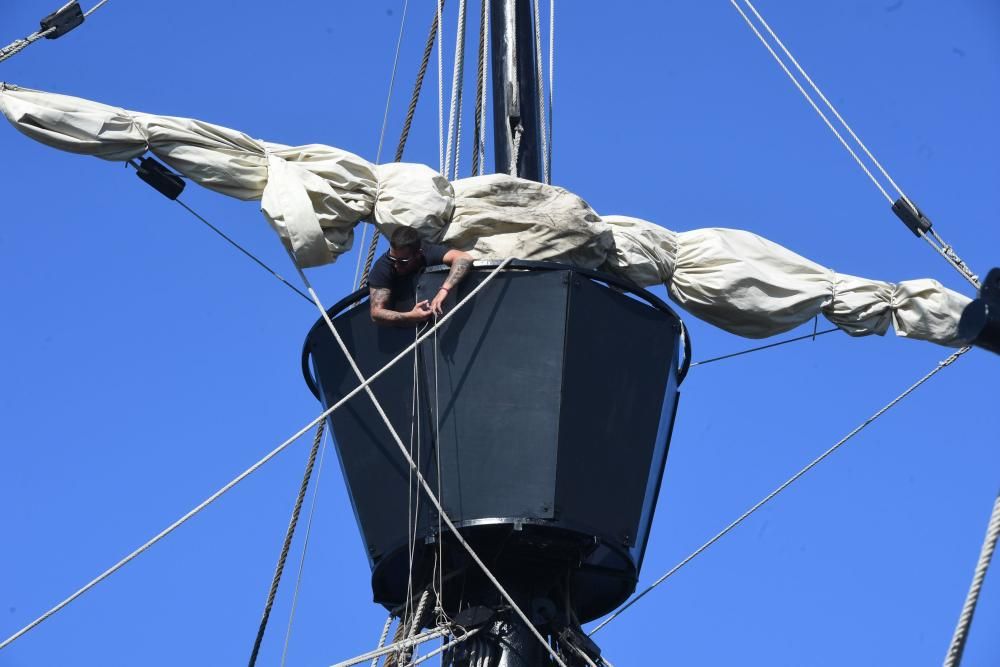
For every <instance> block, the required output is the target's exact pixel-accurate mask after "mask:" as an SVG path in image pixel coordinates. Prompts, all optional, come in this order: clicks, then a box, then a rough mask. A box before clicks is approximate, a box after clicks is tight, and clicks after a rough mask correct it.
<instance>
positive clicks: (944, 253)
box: [729, 0, 980, 289]
mask: <svg viewBox="0 0 1000 667" xmlns="http://www.w3.org/2000/svg"><path fill="white" fill-rule="evenodd" d="M729 2H730V4H731V5H732V6H733V7H734V8H735V9H736V11H737V12H739V13H740V16H742V17H743V20H744V21H745V22H746V24H747V25H748V26H749V27H750V29H751V30H752V31H753V33H754V34H755V35H756V36H757V39H758V40H760V43H761V44H763V45H764V48H766V49H767V50H768V52H769V53H770V54H771V56H772V57H773V58H774V60H775V62H777V63H778V65H779V66H780V67H781V69H782V70H784V72H785V74H786V75H787V76H788V78H789V79H790V80H791V82H792V83H793V84H795V87H796V88H797V89H798V90H799V92H800V93H802V96H803V97H804V98H805V99H806V101H807V102H809V105H810V106H811V107H812V108H813V110H814V111H815V112H816V113H817V114H818V115H819V117H820V118H821V119H822V120H823V122H824V123H825V124H826V126H827V127H828V128H830V131H831V132H833V134H834V136H836V137H837V139H838V140H839V141H840V143H841V145H842V146H843V147H844V148H845V149H846V150H847V152H848V153H850V154H851V157H853V158H854V161H855V162H857V163H858V166H859V167H861V169H862V170H863V171H864V172H865V174H866V175H867V176H868V178H869V179H871V182H872V183H873V184H874V185H875V187H876V188H878V190H879V192H881V193H882V196H883V197H885V199H886V201H888V202H889V204H890V205H891V204H893V203H894V202H893V198H892V197H891V196H890V195H889V193H888V192H887V191H886V189H885V187H884V186H883V185H882V183H880V182H879V180H878V179H877V178H875V175H874V174H873V173H872V172H871V170H870V169H869V168H868V166H867V165H866V164H865V163H864V161H863V160H862V159H861V158H860V157H859V156H858V154H857V153H856V152H855V151H854V149H853V148H851V146H850V144H848V142H847V140H846V139H844V137H843V135H841V134H840V132H839V131H838V130H837V128H836V127H834V125H833V123H832V122H831V121H830V119H829V118H828V117H827V116H826V114H825V113H823V111H822V110H821V109H820V108H819V105H818V104H817V103H816V101H815V100H814V99H813V98H812V96H811V95H810V94H809V93H808V92H807V91H806V89H805V87H803V85H802V83H801V82H800V81H799V80H798V78H797V77H796V76H795V75H794V74H793V73H792V71H791V70H790V69H789V68H788V65H786V64H785V62H784V61H783V60H782V59H781V56H779V55H778V53H777V52H776V51H775V50H774V48H773V47H772V46H771V44H770V43H769V42H768V41H767V39H766V38H765V37H764V35H763V34H762V33H761V32H760V30H759V29H758V28H757V26H756V25H754V23H753V21H752V20H751V19H750V17H749V16H747V14H746V12H744V11H743V8H742V7H740V6H739V4H737V1H736V0H729ZM743 2H744V3H745V4H746V5H747V7H749V8H750V10H751V11H752V12H753V14H754V16H756V17H757V19H758V20H759V21H760V22H761V24H762V25H763V26H764V28H765V29H766V30H767V32H768V33H769V34H770V35H771V37H773V38H774V40H775V42H777V44H778V46H779V47H780V48H781V50H782V51H784V53H785V55H786V56H788V58H789V60H791V61H792V63H793V64H794V65H795V67H796V69H798V71H799V72H800V73H801V74H802V76H803V77H804V78H805V80H806V81H807V82H808V83H809V85H810V86H811V87H812V89H813V90H814V91H815V92H816V94H817V95H818V96H819V97H820V99H822V100H823V102H824V103H825V104H826V106H827V107H828V108H829V109H830V111H831V112H832V113H833V115H834V116H835V117H836V118H837V120H838V121H839V122H840V124H841V125H842V126H843V127H844V129H846V130H847V132H848V133H849V134H850V135H851V137H852V138H853V139H854V141H855V142H857V144H858V146H860V147H861V149H862V150H863V151H864V153H865V155H867V156H868V158H869V159H870V160H871V161H872V163H873V164H874V165H875V166H876V167H877V168H878V170H879V171H880V172H881V173H882V174H883V176H885V178H886V180H888V181H889V183H890V184H891V185H892V187H893V188H895V190H896V192H898V193H899V195H900V199H901V200H902V201H904V202H905V203H906V204H907V205H908V206H909V207H912V208H913V209H914V210H916V207H915V206H913V203H912V202H911V201H910V199H909V198H908V197H907V196H906V195H905V194H904V193H903V191H902V190H901V189H900V188H899V186H898V185H896V182H895V181H894V180H892V178H891V177H890V176H889V173H888V172H887V171H886V170H885V169H884V168H883V167H882V164H881V163H880V162H879V161H878V160H877V159H875V156H874V155H873V154H872V152H871V151H870V150H868V147H867V146H866V145H865V144H864V142H862V141H861V139H860V138H859V137H858V135H857V134H856V133H855V132H854V130H853V129H851V126H850V125H848V124H847V121H846V120H844V117H843V116H841V115H840V113H839V112H838V111H837V109H836V108H835V107H834V106H833V104H832V103H831V102H830V100H829V99H828V98H827V97H826V95H824V94H823V91H822V90H820V89H819V86H817V85H816V83H815V82H814V81H813V80H812V78H810V76H809V75H808V74H806V71H805V70H804V69H803V68H802V66H801V65H799V62H798V61H797V60H796V59H795V57H794V56H793V55H792V53H791V52H790V51H789V50H788V49H787V48H786V47H785V45H784V43H783V42H782V41H781V40H780V39H779V38H778V35H777V34H775V32H774V30H772V29H771V26H770V25H769V24H768V23H767V21H765V20H764V17H763V16H761V15H760V12H758V11H757V8H756V7H754V6H753V4H752V3H751V2H750V0H743ZM916 233H917V236H919V237H920V238H921V239H923V240H924V241H926V242H927V244H928V245H930V247H931V248H933V249H934V251H935V252H937V253H938V254H939V255H941V257H943V258H944V259H945V261H947V262H948V263H949V264H950V265H951V266H952V267H953V268H954V269H955V270H956V271H958V272H959V273H960V274H961V275H962V277H964V278H965V279H966V280H968V281H969V283H971V284H972V286H973V287H975V288H976V289H979V288H980V283H979V278H978V277H977V276H976V275H975V273H973V271H972V270H971V269H970V268H969V267H968V265H967V264H966V263H965V262H964V261H962V258H961V257H959V256H958V254H957V253H956V252H955V250H954V249H953V248H952V247H951V246H950V245H948V244H947V243H945V241H944V239H942V238H941V237H940V236H939V235H938V233H937V232H936V231H934V229H933V228H928V230H927V231H926V232H924V231H921V232H916ZM928 233H929V235H928Z"/></svg>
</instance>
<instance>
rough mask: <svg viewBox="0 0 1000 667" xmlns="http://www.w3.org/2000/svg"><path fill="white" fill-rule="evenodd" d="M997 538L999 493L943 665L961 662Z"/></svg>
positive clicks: (999, 530) (950, 666) (951, 666)
mask: <svg viewBox="0 0 1000 667" xmlns="http://www.w3.org/2000/svg"><path fill="white" fill-rule="evenodd" d="M997 538H1000V495H998V496H997V499H996V502H994V503H993V513H992V514H990V522H989V524H988V525H987V527H986V539H984V540H983V548H982V549H981V550H980V552H979V562H978V563H976V571H975V574H973V576H972V585H971V586H969V593H968V595H966V596H965V604H964V605H963V606H962V614H961V615H960V616H959V617H958V626H957V627H956V628H955V634H954V636H953V637H952V638H951V646H949V647H948V655H947V656H945V659H944V667H958V665H959V664H960V663H961V662H962V652H963V651H964V650H965V640H966V639H967V638H968V635H969V627H970V626H971V625H972V614H973V613H974V612H975V611H976V603H977V602H978V601H979V592H980V591H981V590H982V588H983V581H984V580H985V579H986V570H987V568H989V566H990V560H991V559H992V558H993V551H994V550H995V549H996V546H997Z"/></svg>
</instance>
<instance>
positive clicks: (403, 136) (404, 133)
mask: <svg viewBox="0 0 1000 667" xmlns="http://www.w3.org/2000/svg"><path fill="white" fill-rule="evenodd" d="M441 4H442V6H443V5H444V0H441ZM437 29H438V12H437V11H435V12H434V19H433V20H432V21H431V29H430V32H429V33H428V34H427V42H426V43H425V44H424V55H423V57H422V58H421V60H420V68H419V69H418V70H417V79H416V81H414V83H413V92H412V93H411V94H410V106H409V107H408V108H407V109H406V119H405V120H404V121H403V129H402V130H400V133H399V143H398V144H397V145H396V155H395V157H394V158H393V162H400V161H402V159H403V151H404V150H405V149H406V141H407V139H409V138H410V128H411V127H412V126H413V117H414V116H415V115H416V113H417V102H419V101H420V91H421V90H423V87H424V76H425V75H426V74H427V65H428V64H429V63H430V60H431V51H432V50H433V49H434V39H435V37H437ZM401 30H402V29H401ZM363 238H364V237H362V239H363ZM378 241H379V236H378V234H377V233H375V234H374V236H372V241H371V245H370V246H368V256H367V257H366V258H365V268H364V270H363V271H362V273H361V279H360V280H358V281H357V282H356V284H357V286H358V289H361V288H362V287H364V286H365V285H366V284H368V274H369V273H371V269H372V264H373V263H374V262H375V252H376V251H377V250H378ZM362 243H364V240H362ZM360 257H361V256H360V255H358V258H359V259H360ZM355 278H357V273H355ZM306 298H308V297H306ZM310 301H311V299H310Z"/></svg>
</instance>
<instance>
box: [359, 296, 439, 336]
mask: <svg viewBox="0 0 1000 667" xmlns="http://www.w3.org/2000/svg"><path fill="white" fill-rule="evenodd" d="M370 296H371V299H370V302H369V308H370V312H371V316H372V321H373V322H375V324H379V325H382V326H390V327H406V326H413V325H414V324H420V323H421V322H426V321H427V320H429V319H430V318H431V317H432V316H433V315H434V311H432V310H431V306H430V303H429V302H428V301H426V300H425V301H421V302H420V303H418V304H417V305H415V306H414V307H413V308H412V309H411V310H408V311H406V312H399V311H397V310H392V309H391V308H390V307H389V300H390V298H391V296H392V293H391V292H390V291H389V289H388V288H385V287H378V288H375V287H373V288H372V289H371V291H370Z"/></svg>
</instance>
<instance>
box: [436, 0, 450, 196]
mask: <svg viewBox="0 0 1000 667" xmlns="http://www.w3.org/2000/svg"><path fill="white" fill-rule="evenodd" d="M434 4H435V5H437V66H438V79H437V83H438V171H439V172H441V175H442V176H444V177H445V178H447V177H448V175H447V174H446V173H445V169H444V65H443V62H444V60H443V59H444V56H443V55H442V53H441V47H442V46H444V36H443V35H442V34H441V10H442V9H443V8H444V0H437V2H436V3H434Z"/></svg>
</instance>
